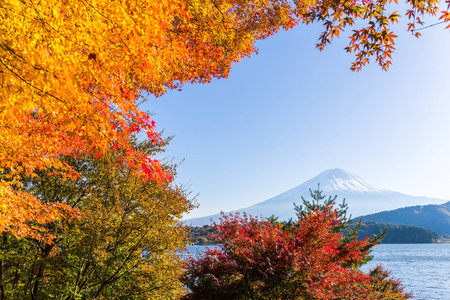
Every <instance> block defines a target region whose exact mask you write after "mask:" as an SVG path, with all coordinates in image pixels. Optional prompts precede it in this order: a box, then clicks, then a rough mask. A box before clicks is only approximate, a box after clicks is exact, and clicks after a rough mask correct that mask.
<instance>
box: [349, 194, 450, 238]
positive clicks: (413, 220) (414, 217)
mask: <svg viewBox="0 0 450 300" xmlns="http://www.w3.org/2000/svg"><path fill="white" fill-rule="evenodd" d="M357 219H358V220H359V219H362V220H363V221H364V222H367V221H373V222H383V223H390V224H404V225H414V226H420V227H424V228H426V229H429V230H432V231H436V232H437V233H439V234H440V235H444V234H450V201H449V202H447V203H444V204H441V205H425V206H420V205H418V206H412V207H405V208H400V209H396V210H391V211H383V212H379V213H376V214H371V215H367V216H362V217H359V218H357Z"/></svg>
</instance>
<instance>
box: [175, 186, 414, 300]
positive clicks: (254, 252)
mask: <svg viewBox="0 0 450 300" xmlns="http://www.w3.org/2000/svg"><path fill="white" fill-rule="evenodd" d="M313 196H314V197H316V198H315V199H319V198H320V197H321V193H320V192H318V191H317V193H315V194H314V195H313ZM330 201H334V199H331V200H330ZM343 211H345V209H343V210H342V209H335V208H334V206H333V202H328V203H327V204H321V205H317V203H316V204H314V203H307V206H306V208H303V209H302V208H300V210H299V219H298V221H297V222H292V223H290V224H288V226H286V223H285V224H282V223H280V222H276V221H274V220H273V219H272V222H271V221H269V220H264V219H260V218H253V217H250V216H247V215H246V214H244V215H243V216H242V217H241V216H240V215H239V214H236V215H223V216H222V218H221V222H220V223H219V224H215V228H216V235H215V236H214V239H215V241H216V242H217V243H218V244H219V246H218V248H216V249H209V250H207V251H206V253H204V255H203V256H200V257H191V258H190V260H189V262H188V271H187V273H186V274H185V275H184V277H183V279H182V280H183V282H184V283H185V284H186V286H187V288H188V289H189V291H190V293H188V294H187V295H186V296H185V297H184V298H183V299H409V298H411V297H412V296H411V294H409V293H406V292H404V291H403V287H402V286H401V283H400V281H398V280H396V279H393V278H391V277H390V276H389V273H388V272H387V271H385V270H384V269H383V268H382V267H380V266H378V267H377V268H375V269H374V270H372V271H371V272H370V273H369V274H366V273H364V272H362V271H360V270H359V269H358V267H359V266H360V265H362V264H364V263H365V262H366V261H367V260H368V259H370V257H369V252H370V249H371V248H372V247H373V246H374V245H376V244H377V243H379V237H375V238H373V239H370V238H366V239H363V240H360V241H358V239H357V235H356V234H355V233H354V232H352V233H350V234H349V235H347V236H344V234H343V230H345V229H346V228H348V226H347V225H348V224H349V223H348V221H349V220H348V219H346V218H345V217H343V214H342V212H343Z"/></svg>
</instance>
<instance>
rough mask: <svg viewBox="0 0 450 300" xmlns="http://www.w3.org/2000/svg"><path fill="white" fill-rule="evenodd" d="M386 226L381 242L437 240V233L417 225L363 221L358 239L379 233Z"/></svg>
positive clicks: (406, 242) (428, 241)
mask: <svg viewBox="0 0 450 300" xmlns="http://www.w3.org/2000/svg"><path fill="white" fill-rule="evenodd" d="M386 227H387V234H386V236H385V237H384V239H383V244H415V243H433V242H436V241H437V240H439V234H438V233H436V232H434V231H431V230H428V229H426V228H423V227H419V226H411V225H393V224H387V223H377V222H363V223H362V224H361V228H360V229H359V230H358V239H364V238H366V237H370V236H373V235H374V234H379V233H380V232H381V231H383V230H384V229H385V228H386Z"/></svg>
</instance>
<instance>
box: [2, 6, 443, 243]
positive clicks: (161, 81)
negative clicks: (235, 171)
mask: <svg viewBox="0 0 450 300" xmlns="http://www.w3.org/2000/svg"><path fill="white" fill-rule="evenodd" d="M392 1H393V0H363V1H362V2H359V0H320V1H315V0H292V1H289V0H161V1H152V0H137V1H131V0H116V1H111V0H73V1H67V0H3V1H1V3H0V18H1V20H2V22H1V23H0V84H1V90H0V174H1V178H0V232H3V231H8V232H11V233H13V234H15V235H17V236H27V235H33V236H36V234H37V233H39V228H40V226H39V224H44V223H46V222H49V221H52V220H58V219H61V218H63V217H69V218H70V217H79V216H78V215H77V214H76V212H75V211H74V210H72V209H71V208H70V207H65V206H62V205H55V206H54V207H48V206H44V205H42V204H41V203H40V202H39V201H38V200H37V199H34V198H33V197H31V196H30V195H27V194H25V193H23V192H22V191H21V183H20V179H21V177H22V176H34V175H35V171H36V170H38V169H50V170H52V171H54V172H55V173H58V174H63V175H64V176H65V177H67V178H74V177H76V176H77V174H76V173H75V172H73V170H72V169H71V168H70V167H69V166H68V165H66V164H64V163H63V162H62V160H60V157H61V156H62V155H70V156H75V157H76V156H77V155H80V154H92V155H96V156H98V157H99V156H101V155H102V154H103V153H105V152H106V150H107V149H108V148H111V147H112V148H116V149H122V150H126V153H127V155H125V156H124V157H121V161H120V162H118V163H125V164H127V165H128V166H130V167H133V168H134V169H135V171H136V173H137V174H140V175H142V176H144V177H147V178H148V179H149V180H155V181H158V182H162V181H165V180H170V178H171V176H170V174H168V173H167V172H164V171H163V170H162V168H161V167H160V165H159V163H158V161H157V160H154V159H152V158H149V157H147V156H145V155H143V154H141V153H139V152H137V151H135V150H133V148H132V147H130V135H132V134H135V133H138V132H144V133H146V134H147V137H148V138H149V139H151V140H154V141H155V142H156V141H158V140H160V137H159V136H158V134H157V132H156V131H155V124H154V122H153V121H152V120H151V119H150V117H149V115H148V114H147V113H145V112H143V111H141V110H140V109H139V108H138V102H139V101H140V99H142V95H143V92H146V93H149V94H152V95H154V96H160V95H162V94H164V93H165V92H166V90H167V89H175V88H180V87H181V86H182V85H183V84H184V83H205V82H209V81H210V80H211V79H212V78H222V77H227V76H228V74H229V72H230V68H231V66H232V64H233V63H235V62H238V61H240V59H242V58H243V57H247V56H250V55H251V54H252V53H255V52H256V51H257V49H256V48H255V42H256V41H257V40H258V39H264V38H267V37H268V36H270V35H272V34H274V33H276V32H277V31H278V30H280V29H286V30H287V29H290V28H292V27H294V26H295V25H297V24H299V23H306V24H308V23H311V22H323V24H324V25H325V31H324V32H323V34H322V35H321V38H320V41H319V43H318V47H319V49H322V48H323V47H324V46H325V45H326V44H328V43H330V42H331V40H332V39H333V38H334V37H335V36H338V35H339V33H340V32H341V31H343V30H344V28H345V27H347V26H352V25H354V23H355V21H356V20H357V19H366V20H368V22H369V23H368V26H367V27H364V28H362V29H359V30H356V31H355V32H354V33H353V34H352V36H351V40H350V45H349V47H348V48H347V51H349V52H355V53H356V60H355V62H354V64H353V66H352V69H354V70H359V69H360V68H361V67H362V66H363V65H365V64H366V63H368V61H369V59H370V57H371V56H374V57H375V58H376V61H377V62H378V63H379V64H380V65H381V67H382V68H383V69H386V68H388V66H389V64H390V57H391V53H392V51H393V48H394V47H393V45H394V38H395V35H394V34H393V33H392V32H391V31H390V30H389V25H390V24H392V23H394V22H397V19H398V17H399V14H398V13H397V12H393V13H387V12H386V11H387V6H389V5H390V4H391V2H392ZM394 1H395V2H396V0H394ZM446 1H447V3H448V4H449V5H450V2H449V1H450V0H446ZM408 3H409V4H410V5H411V10H409V11H407V12H406V15H407V16H408V17H409V18H410V19H411V25H410V27H409V30H410V31H412V32H414V29H415V27H414V26H415V24H416V23H419V24H420V23H421V22H422V21H421V19H420V17H421V16H422V15H423V14H430V15H435V14H436V13H437V12H438V4H439V1H437V0H408ZM441 18H443V19H444V21H447V22H449V21H450V17H449V13H448V8H447V10H446V11H443V12H442V16H441ZM70 212H72V213H70Z"/></svg>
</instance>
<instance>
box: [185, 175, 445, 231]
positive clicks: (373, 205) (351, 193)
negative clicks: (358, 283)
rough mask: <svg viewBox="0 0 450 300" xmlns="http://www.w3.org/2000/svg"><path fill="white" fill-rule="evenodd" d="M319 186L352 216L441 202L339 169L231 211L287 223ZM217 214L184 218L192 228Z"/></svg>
mask: <svg viewBox="0 0 450 300" xmlns="http://www.w3.org/2000/svg"><path fill="white" fill-rule="evenodd" d="M318 184H320V190H322V191H323V194H324V195H326V196H335V195H337V196H338V198H337V203H342V200H343V199H344V198H345V202H346V203H348V207H349V210H348V211H349V213H350V214H351V215H352V216H353V217H357V216H362V215H367V214H372V213H377V212H381V211H386V210H393V209H397V208H401V207H406V206H413V205H426V204H441V203H444V202H445V200H441V199H433V198H427V197H416V196H409V195H405V194H401V193H397V192H394V191H390V190H386V189H382V188H379V187H377V186H374V185H372V184H369V183H367V182H366V181H364V180H363V179H362V178H361V177H358V176H356V175H353V174H351V173H349V172H347V171H345V170H343V169H330V170H326V171H324V172H322V173H320V174H319V175H317V176H316V177H314V178H312V179H311V180H308V181H306V182H305V183H303V184H301V185H299V186H296V187H294V188H293V189H290V190H288V191H286V192H284V193H282V194H280V195H278V196H275V197H273V198H270V199H268V200H266V201H263V202H260V203H257V204H255V205H252V206H249V207H246V208H242V209H239V210H236V211H232V212H231V213H234V212H237V211H239V212H246V213H247V214H250V215H253V216H257V215H259V216H263V217H269V216H271V215H275V216H278V217H279V219H280V220H288V219H289V218H293V217H294V216H295V211H294V205H293V203H296V204H302V202H303V201H302V197H304V198H305V199H310V191H309V190H310V189H311V190H315V189H317V187H318ZM219 218H220V214H216V215H210V216H206V217H200V218H194V219H187V220H186V223H187V224H188V225H192V226H202V225H205V224H211V219H213V220H214V221H218V220H219Z"/></svg>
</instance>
